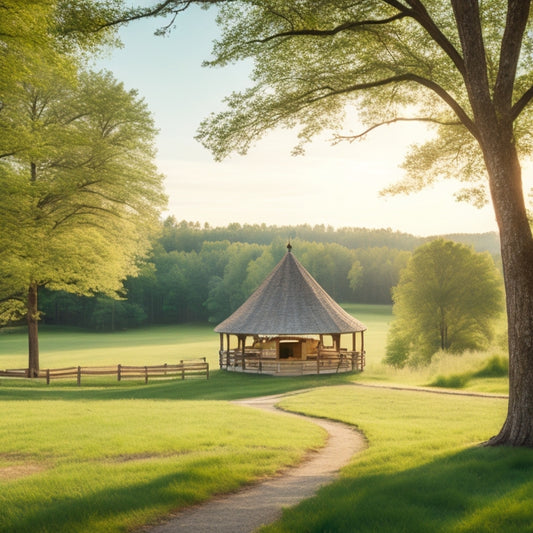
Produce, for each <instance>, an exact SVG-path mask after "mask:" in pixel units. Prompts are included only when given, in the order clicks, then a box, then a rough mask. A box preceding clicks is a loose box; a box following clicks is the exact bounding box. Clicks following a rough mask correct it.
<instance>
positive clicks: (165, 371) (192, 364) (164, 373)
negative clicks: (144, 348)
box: [0, 357, 209, 385]
mask: <svg viewBox="0 0 533 533" xmlns="http://www.w3.org/2000/svg"><path fill="white" fill-rule="evenodd" d="M113 375H114V376H117V381H122V380H123V379H144V382H145V383H148V379H149V378H159V379H164V378H180V379H185V378H186V377H197V376H204V375H205V378H206V379H209V363H208V362H207V361H206V358H205V357H202V358H200V359H195V360H189V361H180V362H179V363H178V364H176V365H169V364H167V363H164V364H162V365H146V366H130V365H121V364H119V365H116V366H70V367H66V368H47V369H45V370H40V371H39V375H38V376H35V377H33V378H32V379H39V378H41V379H43V378H44V379H46V383H47V384H48V385H49V384H50V381H51V380H53V379H64V378H76V381H77V383H78V385H80V384H81V378H82V377H84V376H85V377H87V376H113ZM0 377H10V378H29V377H30V375H29V370H28V369H27V368H11V369H7V370H0Z"/></svg>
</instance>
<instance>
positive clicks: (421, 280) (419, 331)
mask: <svg viewBox="0 0 533 533" xmlns="http://www.w3.org/2000/svg"><path fill="white" fill-rule="evenodd" d="M502 285H503V284H502V281H501V278H500V275H499V272H498V271H497V270H496V267H495V266H494V262H493V260H492V258H491V257H490V256H489V255H488V254H479V253H475V252H474V251H473V250H472V249H471V248H470V247H467V246H465V245H462V244H457V243H453V242H451V241H445V240H443V239H440V240H436V241H433V242H431V243H429V244H426V245H423V246H421V247H419V248H418V249H417V250H415V252H414V253H413V256H412V258H411V259H410V261H409V262H408V264H407V267H406V268H405V270H403V271H402V274H401V276H400V281H399V283H398V285H397V286H396V287H395V289H394V290H393V299H394V314H395V316H396V318H395V321H394V323H393V326H392V327H391V330H390V333H389V338H388V345H387V356H386V358H385V361H386V362H388V363H389V364H392V365H394V366H403V365H404V364H405V363H406V362H407V361H410V362H411V363H413V364H418V363H424V362H429V361H430V360H431V357H432V356H433V354H435V353H436V352H437V351H439V350H444V351H449V352H452V353H461V352H463V351H465V350H476V349H482V348H485V347H486V346H487V344H488V342H489V341H490V340H491V337H492V320H493V319H494V318H496V317H497V316H498V315H499V313H500V312H501V311H502V302H503V297H502V295H503V286H502Z"/></svg>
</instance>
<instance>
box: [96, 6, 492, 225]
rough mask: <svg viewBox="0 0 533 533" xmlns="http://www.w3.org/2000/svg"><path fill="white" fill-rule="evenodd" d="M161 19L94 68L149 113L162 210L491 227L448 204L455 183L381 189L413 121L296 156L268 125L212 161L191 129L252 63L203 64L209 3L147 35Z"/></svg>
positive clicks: (137, 30) (488, 214) (210, 26)
mask: <svg viewBox="0 0 533 533" xmlns="http://www.w3.org/2000/svg"><path fill="white" fill-rule="evenodd" d="M163 22H164V21H163V20H159V21H143V22H135V23H132V24H130V26H128V27H127V28H126V29H124V30H122V31H121V36H122V40H123V42H124V48H123V49H119V50H115V51H112V52H111V53H110V54H109V55H108V56H107V57H104V58H103V59H100V60H99V61H98V64H97V65H98V67H99V68H107V69H109V70H111V71H112V72H114V74H115V77H116V78H117V79H119V80H121V81H123V82H124V84H125V85H126V87H127V88H128V89H130V88H135V89H137V90H138V91H139V94H140V95H141V96H142V97H144V99H145V100H146V102H147V104H148V106H149V108H150V110H151V111H152V113H153V115H154V118H155V121H156V124H157V127H158V128H159V130H160V133H159V136H158V141H157V146H158V159H157V163H158V166H159V168H160V170H161V172H162V173H164V174H165V176H166V179H165V186H166V191H167V194H168V195H169V206H168V214H172V215H174V216H175V217H176V218H177V219H178V220H183V219H185V220H190V221H198V222H200V223H202V224H203V223H204V222H208V223H209V224H211V225H212V226H220V225H226V224H228V223H230V222H240V223H241V224H242V223H266V224H277V225H285V224H303V223H308V224H311V225H314V224H326V225H331V226H334V227H337V228H338V227H342V226H353V227H365V228H391V229H393V230H398V231H404V232H409V233H413V234H415V235H434V234H444V233H456V232H462V233H463V232H485V231H494V230H496V229H497V228H496V223H495V220H494V214H493V211H492V207H491V206H487V207H486V208H483V209H481V210H480V209H477V208H474V207H472V206H470V205H467V204H464V203H457V202H455V201H454V199H453V192H454V191H456V190H458V189H459V188H460V185H459V184H457V183H452V182H444V183H441V184H440V185H438V186H436V187H433V188H431V189H427V190H425V191H423V192H421V193H416V194H411V195H409V196H403V195H402V196H393V197H390V196H389V197H381V196H379V191H380V190H381V189H383V188H384V187H386V186H388V185H390V184H392V183H395V182H396V181H398V179H399V178H401V176H402V171H401V169H400V168H399V165H400V164H401V162H402V159H403V155H404V154H405V152H406V149H407V147H408V146H409V144H411V143H412V142H414V141H416V140H417V139H421V138H423V135H424V130H423V129H422V127H421V126H417V125H415V124H405V125H401V126H400V125H397V126H389V127H385V128H382V129H381V130H378V131H377V132H375V133H372V134H371V135H370V136H369V137H368V139H367V140H365V141H363V142H357V143H354V144H342V145H337V146H331V144H330V143H329V141H328V139H327V138H322V139H317V140H316V141H315V142H313V144H312V145H311V146H309V147H308V149H307V153H306V155H305V156H298V157H293V156H291V155H290V152H291V149H292V147H293V146H294V144H295V133H294V132H288V131H280V132H274V133H272V134H270V135H269V136H268V137H266V138H265V139H264V140H262V141H260V142H259V143H258V144H257V145H256V147H255V148H254V149H252V150H251V151H250V152H249V154H248V155H246V156H238V155H234V156H233V157H231V158H229V159H228V160H225V161H223V162H221V163H220V162H215V161H214V160H213V158H212V156H211V154H210V153H209V152H208V151H207V150H206V149H205V148H203V146H201V145H200V144H199V143H198V142H197V141H195V140H194V135H195V132H196V129H197V127H198V125H199V123H200V121H201V120H202V119H203V118H205V117H206V116H207V115H208V114H209V113H210V112H212V111H217V110H221V109H223V102H222V100H223V98H224V96H226V95H228V94H230V92H231V91H233V90H241V89H244V88H245V87H247V86H248V85H249V84H250V82H249V81H248V72H249V67H248V66H247V65H238V66H232V67H229V68H228V67H226V68H224V69H213V68H204V67H202V66H201V63H202V61H203V60H204V59H208V58H209V57H210V52H211V42H212V40H213V39H214V38H216V37H217V35H218V29H217V27H216V24H215V23H214V12H213V11H212V10H211V11H208V12H205V11H199V10H195V11H189V12H185V13H182V14H181V16H180V17H178V19H177V27H176V28H175V29H174V30H173V32H172V33H171V34H170V36H168V37H156V36H154V35H153V31H154V29H155V28H156V27H157V26H158V25H161V24H162V23H163ZM348 127H350V125H348ZM354 129H356V128H354Z"/></svg>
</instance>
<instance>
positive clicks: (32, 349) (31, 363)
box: [26, 283, 39, 378]
mask: <svg viewBox="0 0 533 533" xmlns="http://www.w3.org/2000/svg"><path fill="white" fill-rule="evenodd" d="M37 292H38V287H37V284H36V283H32V284H31V285H30V288H29V290H28V312H27V315H26V319H27V321H28V375H29V377H31V378H34V377H37V376H38V375H39V331H38V330H39V326H38V324H39V309H38V306H37Z"/></svg>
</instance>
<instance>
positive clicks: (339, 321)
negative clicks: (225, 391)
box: [215, 245, 366, 335]
mask: <svg viewBox="0 0 533 533" xmlns="http://www.w3.org/2000/svg"><path fill="white" fill-rule="evenodd" d="M288 249H289V251H288V252H287V253H286V254H285V256H284V257H283V259H282V260H281V261H280V262H279V263H278V264H277V265H276V267H275V268H274V270H272V272H271V273H270V274H269V275H268V277H267V278H266V279H265V281H263V283H262V284H261V285H260V286H259V287H258V289H257V290H256V291H255V292H254V293H253V294H252V295H251V296H250V297H249V298H248V300H246V302H244V303H243V304H242V305H241V307H239V309H237V310H236V311H235V312H234V313H233V314H232V315H231V316H230V317H228V318H227V319H226V320H224V321H223V322H221V323H220V324H219V325H218V326H217V327H216V328H215V331H216V332H218V333H230V334H236V335H238V334H245V335H306V334H307V335H312V334H313V335H316V334H321V333H322V334H331V333H353V332H356V331H365V330H366V326H365V325H364V324H362V323H361V322H359V320H357V319H355V318H354V317H352V316H351V315H350V314H348V313H347V312H346V311H344V309H342V307H341V306H340V305H338V304H337V303H336V302H335V301H334V300H333V298H331V296H329V294H328V293H327V292H326V291H325V290H324V289H323V288H322V287H321V286H320V285H319V284H318V282H317V281H316V280H315V279H314V278H313V276H311V274H309V272H307V270H306V269H305V268H304V267H303V266H302V264H301V263H300V262H299V261H298V260H297V259H296V258H295V257H294V255H293V254H292V253H291V247H290V245H289V246H288Z"/></svg>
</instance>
